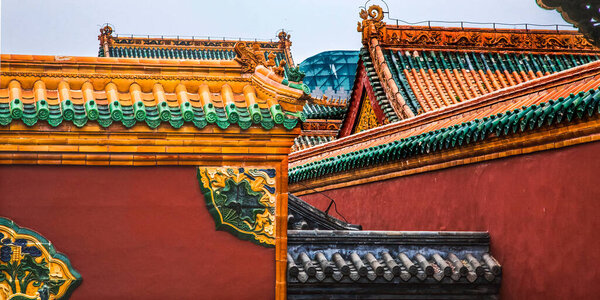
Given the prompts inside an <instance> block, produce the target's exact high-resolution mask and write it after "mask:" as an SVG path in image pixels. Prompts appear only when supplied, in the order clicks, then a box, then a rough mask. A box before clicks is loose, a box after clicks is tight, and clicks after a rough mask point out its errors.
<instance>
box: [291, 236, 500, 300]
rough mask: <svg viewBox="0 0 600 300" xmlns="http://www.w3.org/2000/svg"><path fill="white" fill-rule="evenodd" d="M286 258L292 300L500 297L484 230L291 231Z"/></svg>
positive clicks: (495, 264) (496, 268) (497, 275)
mask: <svg viewBox="0 0 600 300" xmlns="http://www.w3.org/2000/svg"><path fill="white" fill-rule="evenodd" d="M287 259H288V268H287V276H288V298H290V299H296V298H302V299H311V298H312V299H316V298H319V297H321V298H322V297H333V298H336V297H341V295H347V294H352V295H353V296H354V297H356V296H358V295H361V294H362V295H363V296H366V297H372V298H378V297H383V296H384V295H385V296H386V297H392V296H391V295H394V297H393V298H395V299H396V298H403V297H405V298H411V297H412V298H411V299H413V298H414V297H415V295H419V296H420V297H423V298H428V297H436V298H440V297H441V298H443V297H444V296H448V295H449V294H452V295H455V296H456V295H461V297H463V298H461V299H470V298H469V297H472V298H477V299H478V298H480V297H482V296H483V295H487V296H490V295H497V294H498V291H499V287H500V282H501V276H502V267H501V265H500V263H499V262H498V261H497V260H496V259H495V258H494V257H493V256H492V255H490V254H489V236H488V234H487V233H484V232H391V231H344V230H339V231H330V230H289V231H288V258H287ZM417 286H418V287H419V288H415V287H417ZM361 298H362V296H361Z"/></svg>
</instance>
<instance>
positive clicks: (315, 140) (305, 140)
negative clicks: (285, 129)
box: [292, 135, 335, 151]
mask: <svg viewBox="0 0 600 300" xmlns="http://www.w3.org/2000/svg"><path fill="white" fill-rule="evenodd" d="M333 140H335V137H332V136H320V135H317V136H312V135H300V136H298V137H297V138H296V139H295V140H294V146H293V147H292V151H300V150H302V149H306V148H309V147H313V146H316V145H320V144H324V143H327V142H330V141H333Z"/></svg>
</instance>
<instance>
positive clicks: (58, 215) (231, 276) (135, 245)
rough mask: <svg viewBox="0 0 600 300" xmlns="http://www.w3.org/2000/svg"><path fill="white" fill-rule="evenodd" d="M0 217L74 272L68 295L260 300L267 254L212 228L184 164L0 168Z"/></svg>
mask: <svg viewBox="0 0 600 300" xmlns="http://www.w3.org/2000/svg"><path fill="white" fill-rule="evenodd" d="M0 191H1V195H2V196H0V197H2V198H1V199H0V216H4V217H8V218H10V219H12V220H14V221H15V222H16V223H17V224H18V225H20V226H22V227H27V228H30V229H33V230H36V231H38V232H39V233H41V234H42V236H44V237H45V238H47V239H48V240H50V241H51V242H52V243H53V244H54V246H55V248H56V249H57V250H58V251H59V252H63V253H65V254H66V255H67V256H68V257H69V259H70V260H71V262H72V264H73V266H74V268H75V269H76V270H78V271H79V273H81V275H82V277H83V284H82V285H81V286H80V287H79V288H78V289H77V290H75V292H74V293H73V297H72V298H71V299H75V300H76V299H86V300H87V299H269V298H274V291H275V251H274V249H272V248H264V247H261V246H258V245H255V244H253V243H251V242H248V241H241V240H239V239H237V238H236V237H234V236H233V235H231V234H229V233H227V232H224V231H216V230H215V224H214V221H213V219H212V217H211V216H210V215H209V213H208V210H207V209H206V206H205V204H204V203H205V202H204V198H203V196H202V194H201V192H200V187H199V185H198V182H197V180H196V169H195V168H193V167H83V166H81V167H66V166H5V167H0Z"/></svg>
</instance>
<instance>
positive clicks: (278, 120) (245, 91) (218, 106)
mask: <svg viewBox="0 0 600 300" xmlns="http://www.w3.org/2000/svg"><path fill="white" fill-rule="evenodd" d="M1 59H2V72H1V73H0V75H2V84H1V85H0V125H7V124H9V123H11V122H12V121H13V120H17V119H19V120H21V121H23V122H24V123H25V124H26V125H27V126H33V125H34V124H36V123H37V122H38V121H40V120H44V121H46V122H48V123H49V124H50V125H51V126H58V125H59V124H61V123H62V122H63V121H70V122H73V124H75V125H76V126H77V127H83V126H84V125H85V124H87V123H88V122H90V121H93V122H97V123H98V124H99V125H100V126H102V127H108V126H110V125H111V124H112V123H114V122H120V123H121V124H122V125H124V126H125V127H127V128H129V127H132V126H134V125H135V124H136V123H140V122H142V123H145V124H147V125H148V126H149V127H151V128H156V127H158V126H159V125H160V124H162V123H168V124H170V125H171V126H172V127H174V128H179V127H181V126H182V125H183V124H184V123H191V124H193V125H194V126H196V127H197V128H203V127H204V126H206V125H207V124H216V125H217V126H219V127H220V128H222V129H225V128H227V127H229V126H230V125H231V124H237V125H238V126H239V127H240V128H242V129H246V128H249V127H250V126H251V125H253V124H257V125H260V126H262V127H263V128H264V129H271V128H272V127H274V126H276V125H279V124H281V125H282V126H284V127H285V128H288V129H292V128H294V127H295V126H296V125H297V124H298V119H299V118H300V119H303V115H302V114H301V112H300V111H299V110H301V109H299V108H298V107H297V105H294V104H288V103H285V102H282V103H283V105H282V104H280V103H279V101H278V100H275V94H274V93H275V92H276V90H277V93H282V94H281V95H279V94H278V95H279V96H277V97H283V98H286V97H287V98H289V99H293V98H295V97H298V96H300V95H301V94H303V93H304V92H303V91H302V90H301V89H300V90H299V89H298V88H295V87H291V86H292V83H288V84H287V85H286V84H284V83H283V82H287V81H286V80H285V79H284V78H281V77H279V78H277V76H276V75H274V74H273V73H272V72H271V71H270V70H268V69H267V68H265V67H263V66H259V67H257V68H256V71H255V73H254V74H252V75H251V76H249V77H243V76H241V72H240V65H239V64H238V63H237V62H234V61H177V60H145V59H131V58H127V59H124V58H93V57H58V56H56V57H55V56H24V55H2V57H1ZM40 68H48V69H49V70H52V71H49V72H39V74H38V73H36V72H37V70H39V69H40ZM150 69H152V71H151V72H149V71H148V70H150ZM32 76H33V77H32ZM36 77H37V78H38V79H35V78H36ZM32 78H34V79H32ZM298 86H299V87H301V85H298ZM264 87H266V89H265V88H264ZM294 95H295V96H294ZM300 97H304V96H300ZM288 101H289V100H288ZM299 103H300V102H299ZM301 103H303V102H302V101H301ZM300 108H301V107H300Z"/></svg>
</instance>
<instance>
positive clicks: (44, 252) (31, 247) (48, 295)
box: [0, 217, 82, 300]
mask: <svg viewBox="0 0 600 300" xmlns="http://www.w3.org/2000/svg"><path fill="white" fill-rule="evenodd" d="M81 280H82V279H81V275H79V273H78V272H77V271H75V269H73V267H72V266H71V263H70V262H69V259H68V258H67V257H66V256H65V255H63V254H61V253H58V252H56V250H54V246H52V244H51V243H50V242H49V241H48V240H46V239H45V238H44V237H42V236H41V235H40V234H38V233H37V232H35V231H32V230H29V229H26V228H21V227H19V226H17V225H16V224H15V223H14V222H13V221H11V220H9V219H6V218H2V217H0V299H7V300H26V299H39V300H52V299H67V298H69V296H70V295H71V293H72V292H73V290H75V288H76V287H77V286H79V284H81Z"/></svg>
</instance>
